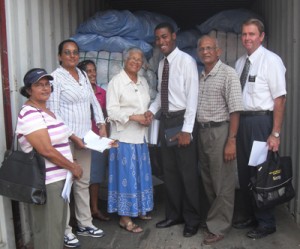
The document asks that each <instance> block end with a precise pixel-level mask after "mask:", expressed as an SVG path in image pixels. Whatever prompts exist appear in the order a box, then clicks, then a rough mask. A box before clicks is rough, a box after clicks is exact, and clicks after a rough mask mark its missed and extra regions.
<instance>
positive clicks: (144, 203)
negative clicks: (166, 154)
mask: <svg viewBox="0 0 300 249" xmlns="http://www.w3.org/2000/svg"><path fill="white" fill-rule="evenodd" d="M108 179H109V181H108V207H107V209H108V212H109V213H114V212H118V214H119V215H120V216H130V217H137V216H138V215H146V213H147V212H149V211H151V210H152V209H153V187H152V173H151V165H150V157H149V151H148V146H147V144H146V143H143V144H128V143H122V142H119V146H118V148H111V149H110V154H109V178H108Z"/></svg>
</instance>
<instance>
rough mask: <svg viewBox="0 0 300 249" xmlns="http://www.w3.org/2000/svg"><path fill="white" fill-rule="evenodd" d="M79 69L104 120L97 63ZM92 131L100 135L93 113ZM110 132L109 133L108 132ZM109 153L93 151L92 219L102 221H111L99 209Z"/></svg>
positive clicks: (86, 63)
mask: <svg viewBox="0 0 300 249" xmlns="http://www.w3.org/2000/svg"><path fill="white" fill-rule="evenodd" d="M77 67H78V68H79V69H81V70H83V71H85V72H86V73H87V76H88V78H89V80H90V83H91V85H92V88H93V91H94V93H95V96H96V98H97V100H98V102H99V104H100V106H101V109H102V112H103V114H104V118H107V113H106V91H105V90H104V89H103V88H101V87H100V86H98V85H97V68H96V65H95V62H94V61H92V60H84V61H81V62H79V64H78V65H77ZM92 130H93V131H94V132H95V133H98V127H97V125H96V122H95V119H94V118H93V112H92ZM107 132H108V131H107ZM107 152H108V151H104V152H103V153H100V152H98V151H95V150H92V152H91V153H92V156H91V157H92V159H91V161H92V163H91V176H90V203H91V204H90V205H91V213H92V217H93V218H96V219H99V220H101V221H109V220H110V218H109V217H108V216H107V215H105V214H103V213H102V212H101V211H100V209H99V208H98V194H99V188H100V183H102V182H103V181H104V180H105V176H106V167H107V156H108V154H107Z"/></svg>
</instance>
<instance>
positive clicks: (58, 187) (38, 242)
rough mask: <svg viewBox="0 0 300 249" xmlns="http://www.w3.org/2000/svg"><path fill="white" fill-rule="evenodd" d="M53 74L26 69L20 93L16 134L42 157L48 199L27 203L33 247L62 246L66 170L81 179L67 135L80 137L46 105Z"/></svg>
mask: <svg viewBox="0 0 300 249" xmlns="http://www.w3.org/2000/svg"><path fill="white" fill-rule="evenodd" d="M49 80H53V77H52V76H51V75H49V74H48V73H47V72H46V71H45V70H44V69H42V68H33V69H31V70H29V71H28V72H27V73H26V74H25V77H24V86H23V87H22V88H21V89H20V93H21V94H22V95H23V96H24V97H26V98H27V101H26V102H25V103H24V105H23V106H22V109H21V111H20V113H19V116H18V122H17V127H16V134H17V137H18V140H19V143H20V147H21V149H22V150H23V151H24V152H30V151H32V149H33V148H34V149H35V150H36V151H37V152H38V153H39V154H40V155H42V156H43V157H44V158H45V167H46V178H45V183H46V189H47V201H46V204H44V205H33V204H31V205H29V210H30V224H31V230H32V232H33V244H34V248H45V249H62V248H63V243H64V238H63V233H64V230H65V222H66V219H67V209H68V205H67V202H66V201H65V200H64V199H63V198H62V197H61V193H62V190H63V186H64V182H65V179H66V176H67V171H68V170H69V171H71V173H72V174H73V177H74V178H75V179H80V177H81V175H82V168H81V167H80V166H79V165H78V164H77V162H76V161H75V162H74V161H73V158H72V153H71V149H70V145H69V141H68V139H71V141H72V142H73V143H76V144H78V145H79V146H83V142H82V140H81V139H80V138H78V137H76V136H75V135H74V134H72V131H71V130H70V129H69V128H68V127H67V126H66V125H65V124H64V122H63V121H62V120H61V119H60V118H59V117H58V116H56V115H55V114H54V113H53V112H51V111H50V110H49V109H47V107H46V101H47V100H48V98H49V96H50V94H51V92H52V86H51V84H50V82H49Z"/></svg>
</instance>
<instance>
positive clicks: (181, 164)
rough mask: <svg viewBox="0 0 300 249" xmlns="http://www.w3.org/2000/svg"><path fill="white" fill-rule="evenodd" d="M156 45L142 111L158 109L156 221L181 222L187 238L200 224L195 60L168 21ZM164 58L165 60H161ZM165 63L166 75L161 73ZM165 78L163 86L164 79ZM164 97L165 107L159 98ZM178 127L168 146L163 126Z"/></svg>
mask: <svg viewBox="0 0 300 249" xmlns="http://www.w3.org/2000/svg"><path fill="white" fill-rule="evenodd" d="M155 38H156V45H157V46H158V47H159V48H160V50H161V52H162V53H163V55H164V59H163V60H161V61H160V63H159V68H158V82H159V83H158V84H159V85H158V90H159V91H158V94H157V96H156V99H155V100H154V102H153V103H152V104H151V106H150V108H149V111H148V112H146V114H145V115H146V116H147V117H148V118H152V117H153V114H156V113H157V112H158V111H159V110H161V119H160V137H161V152H162V162H163V169H164V181H165V187H166V218H165V220H163V221H161V222H158V223H157V224H156V227H157V228H166V227H170V226H172V225H176V224H178V223H185V227H184V231H183V235H184V236H185V237H191V236H193V235H195V234H196V233H197V231H198V226H199V224H200V200H199V198H200V196H199V173H198V168H197V155H196V144H195V143H196V142H195V141H194V140H193V135H192V133H193V130H194V124H195V116H196V110H197V98H198V85H199V79H198V70H197V65H196V62H195V60H194V59H193V58H192V57H191V56H189V55H188V54H186V53H184V52H182V51H181V50H179V49H178V48H177V46H176V33H175V31H174V28H173V27H172V25H171V24H169V23H161V24H159V25H158V26H157V27H156V28H155ZM165 59H167V61H165ZM165 64H167V65H166V66H168V76H166V74H165V72H164V73H163V69H164V65H165ZM166 77H167V78H168V82H167V84H168V85H167V88H166V90H165V89H164V86H163V85H164V84H165V83H166V82H165V80H166V79H165V78H166ZM165 91H167V92H166V93H165ZM165 97H167V98H168V102H167V106H164V100H165V99H163V98H165ZM178 126H180V131H179V132H178V133H177V134H176V135H175V136H173V139H172V140H177V145H173V146H168V145H167V143H166V139H165V129H168V128H172V127H178Z"/></svg>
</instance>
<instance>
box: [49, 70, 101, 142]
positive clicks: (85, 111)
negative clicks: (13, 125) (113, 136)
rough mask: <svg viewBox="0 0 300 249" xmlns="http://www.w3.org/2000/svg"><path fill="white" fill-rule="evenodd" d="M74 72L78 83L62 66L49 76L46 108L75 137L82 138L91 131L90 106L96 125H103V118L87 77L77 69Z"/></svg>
mask: <svg viewBox="0 0 300 249" xmlns="http://www.w3.org/2000/svg"><path fill="white" fill-rule="evenodd" d="M76 70H77V72H78V75H79V82H77V81H76V80H75V79H74V78H73V76H72V75H71V74H70V73H69V72H68V71H67V70H66V69H64V68H63V67H62V66H60V67H59V68H57V69H56V70H55V71H54V72H53V73H52V74H51V75H52V76H53V78H54V80H53V81H52V84H53V92H52V93H51V96H50V98H49V100H48V101H47V106H48V107H49V109H50V110H51V111H52V112H54V113H55V114H57V115H59V116H60V117H61V118H62V119H63V121H64V122H65V124H66V125H67V126H68V127H69V128H70V129H71V130H72V131H73V132H74V133H75V135H76V136H78V137H80V138H83V137H84V136H85V135H86V133H87V132H88V131H89V130H91V129H92V122H91V105H92V107H93V112H94V118H95V120H96V123H104V117H103V113H102V109H101V107H100V105H99V103H98V101H97V98H96V96H95V94H94V91H93V89H92V86H91V84H90V82H89V79H88V77H87V75H86V74H85V73H84V72H82V71H81V70H79V69H78V68H76ZM83 73H84V74H85V75H84V74H83Z"/></svg>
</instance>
